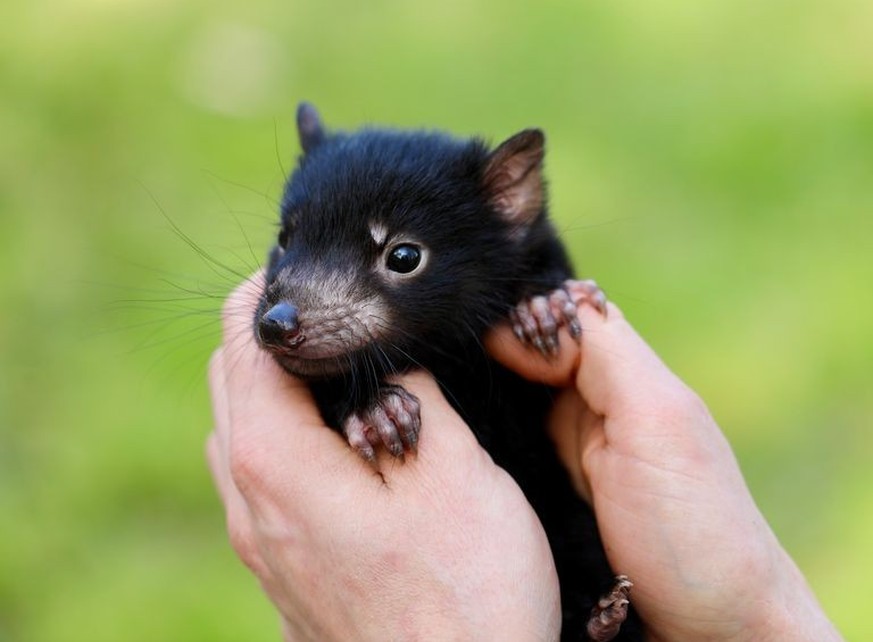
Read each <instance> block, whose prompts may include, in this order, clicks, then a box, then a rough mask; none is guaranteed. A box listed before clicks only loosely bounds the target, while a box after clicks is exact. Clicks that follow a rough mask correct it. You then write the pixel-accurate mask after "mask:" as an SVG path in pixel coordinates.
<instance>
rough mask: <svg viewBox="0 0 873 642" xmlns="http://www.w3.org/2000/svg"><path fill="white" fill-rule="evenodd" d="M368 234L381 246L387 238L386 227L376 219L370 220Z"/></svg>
mask: <svg viewBox="0 0 873 642" xmlns="http://www.w3.org/2000/svg"><path fill="white" fill-rule="evenodd" d="M370 236H372V237H373V240H374V241H375V242H376V245H378V246H379V247H382V246H383V245H384V244H385V241H386V240H387V239H388V228H387V227H385V226H384V225H382V224H381V223H378V222H376V221H370Z"/></svg>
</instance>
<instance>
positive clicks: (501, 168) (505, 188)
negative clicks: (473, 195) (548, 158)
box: [483, 129, 546, 227]
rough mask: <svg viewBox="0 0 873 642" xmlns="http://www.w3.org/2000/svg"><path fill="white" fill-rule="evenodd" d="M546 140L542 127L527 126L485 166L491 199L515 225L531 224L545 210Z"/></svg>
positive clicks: (499, 148) (494, 152)
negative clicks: (529, 127) (530, 127)
mask: <svg viewBox="0 0 873 642" xmlns="http://www.w3.org/2000/svg"><path fill="white" fill-rule="evenodd" d="M545 142H546V137H545V135H544V134H543V132H542V131H541V130H539V129H525V130H524V131H521V132H519V133H517V134H516V135H515V136H513V137H511V138H509V139H508V140H505V141H504V142H503V143H501V144H500V146H499V147H498V148H497V149H495V150H494V151H493V152H492V153H491V156H490V158H489V159H488V164H487V165H486V166H485V173H484V177H483V180H484V186H485V190H486V192H487V194H488V195H489V201H490V202H491V204H492V205H493V206H494V208H495V209H496V210H497V211H498V212H499V213H500V214H501V215H503V217H504V219H505V220H506V221H507V222H508V223H510V224H512V225H517V226H520V227H524V226H526V225H529V224H530V223H532V222H533V221H534V219H536V217H537V216H538V215H539V213H540V212H541V211H542V209H543V178H542V164H543V153H544V146H545Z"/></svg>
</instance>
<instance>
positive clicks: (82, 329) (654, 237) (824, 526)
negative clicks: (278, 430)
mask: <svg viewBox="0 0 873 642" xmlns="http://www.w3.org/2000/svg"><path fill="white" fill-rule="evenodd" d="M871 29H873V5H871V4H870V3H869V2H864V1H862V0H831V1H830V2H825V1H824V0H800V1H794V2H785V1H779V0H776V1H774V2H768V3H760V2H753V1H751V0H737V1H734V2H722V3H692V2H680V1H678V0H656V1H654V2H648V3H637V2H628V1H627V0H618V1H615V0H612V1H610V2H605V1H601V0H595V1H592V2H575V1H569V0H567V1H557V0H547V1H545V2H540V3H532V2H521V1H519V0H509V1H507V0H502V1H500V2H498V1H496V0H491V1H485V0H478V1H474V2H461V1H460V0H448V1H446V2H441V3H402V2H388V1H387V0H382V1H377V2H369V3H357V2H351V1H345V2H314V1H309V0H307V1H306V2H299V1H292V2H274V1H268V0H255V1H253V2H250V3H245V4H242V3H229V2H205V1H204V0H195V1H194V2H187V3H173V2H169V1H168V0H154V1H152V0H150V1H148V2H146V1H145V0H117V1H112V0H53V1H49V0H34V1H30V2H24V1H23V0H19V1H18V2H14V1H13V2H5V3H4V4H3V6H2V8H0V140H2V146H3V152H4V153H3V154H2V155H0V515H2V526H0V640H10V641H11V640H22V641H24V640H27V641H45V642H57V641H59V640H89V641H91V642H99V641H101V640H107V641H109V640H112V641H114V640H128V641H132V642H135V641H137V640H143V641H145V640H149V641H152V640H194V641H196V640H240V639H247V640H255V639H261V640H267V639H277V638H278V633H277V625H276V618H275V616H274V614H273V613H272V610H271V609H270V607H269V606H268V605H267V603H266V600H265V599H264V598H263V597H262V596H261V595H260V594H259V591H258V589H257V584H256V582H255V581H254V580H253V579H252V578H250V577H249V575H248V573H247V572H246V571H245V570H244V569H243V568H242V566H241V565H240V564H239V563H238V562H237V561H236V560H235V558H234V556H233V554H232V552H231V551H230V548H229V546H228V545H227V544H226V538H225V534H224V525H223V515H222V511H221V508H220V506H219V503H218V501H217V500H216V499H215V496H214V493H213V490H212V488H211V485H210V482H209V479H208V474H207V472H206V467H205V464H204V459H203V455H202V449H203V448H202V447H203V440H204V437H205V434H206V432H207V431H208V429H209V427H210V423H211V419H210V415H209V406H208V398H207V394H206V390H205V385H204V378H205V377H204V375H205V364H206V361H207V358H208V355H209V353H210V350H211V349H212V347H213V346H215V345H216V342H217V340H218V325H217V316H216V313H217V310H218V309H219V307H220V302H221V297H222V296H223V294H224V293H226V292H227V290H228V289H229V288H230V287H231V286H232V285H233V283H235V282H237V281H239V276H238V274H240V275H241V274H245V273H248V272H250V271H251V270H253V269H254V268H255V266H256V265H257V263H258V261H259V260H260V257H262V256H263V255H264V253H265V248H266V247H267V244H268V243H269V241H270V239H271V238H272V236H273V235H274V233H275V224H274V220H275V202H276V199H277V197H278V195H279V190H280V187H281V183H282V175H283V173H284V170H287V169H288V168H289V167H290V166H291V165H292V164H293V162H294V158H295V156H296V154H297V145H296V141H295V137H294V131H293V122H292V113H293V108H294V105H295V104H296V102H297V101H298V100H299V99H301V98H306V99H309V100H312V101H314V102H315V103H316V104H317V105H319V106H320V108H321V110H322V113H323V115H324V117H325V119H326V120H327V121H328V123H330V124H332V125H335V126H339V127H354V126H356V125H357V124H360V123H363V122H380V123H388V124H393V125H398V126H427V127H438V128H442V129H448V130H452V131H455V132H458V133H461V134H472V133H481V134H483V135H486V136H488V137H490V138H491V140H499V139H501V138H503V137H505V136H508V135H509V134H511V133H513V132H514V131H515V130H518V129H521V128H522V127H526V126H530V125H538V126H541V127H543V128H544V129H545V130H546V132H547V134H548V136H549V153H548V158H547V161H548V162H547V171H548V175H549V178H550V185H551V194H552V203H553V212H554V215H555V217H556V219H557V220H558V222H559V226H560V228H561V229H562V232H563V234H564V237H565V239H566V240H567V242H568V243H569V244H570V246H571V247H572V250H573V254H574V257H575V258H576V261H577V264H578V266H579V267H580V272H582V273H584V274H585V275H586V276H594V277H596V278H597V279H598V280H599V281H600V282H601V283H602V284H603V285H604V286H605V288H606V290H607V291H608V292H609V293H610V294H611V296H612V298H613V299H614V300H615V301H617V302H618V303H619V304H621V305H622V306H623V308H624V310H625V312H626V313H627V314H628V316H629V317H630V318H631V319H632V320H633V321H634V322H635V324H636V325H637V326H638V328H639V329H640V330H641V331H642V332H643V333H644V335H645V336H646V337H647V338H648V339H649V340H650V341H651V342H652V344H653V345H654V346H655V347H656V349H657V350H659V351H660V353H661V354H662V355H663V356H664V357H665V359H666V360H667V361H668V362H669V363H670V364H671V365H672V366H673V367H674V368H675V369H676V370H677V371H678V372H679V373H680V374H681V375H682V376H683V377H684V378H685V379H687V380H688V381H689V382H690V383H691V384H692V385H693V386H694V387H695V388H696V389H697V390H698V391H700V393H701V394H702V395H703V396H704V397H705V399H706V400H707V401H708V403H709V404H710V406H711V408H712V410H713V412H714V414H715V415H716V417H717V418H718V419H719V421H720V422H721V424H722V426H723V427H724V430H725V431H726V432H727V433H728V435H729V437H730V438H731V440H732V442H733V443H734V445H735V447H736V449H737V454H738V457H739V459H740V461H741V464H742V466H743V468H744V470H745V471H746V473H747V476H748V480H749V484H750V486H751V487H752V490H753V492H754V493H755V496H756V497H757V499H758V501H759V503H760V505H761V507H762V508H763V510H764V512H765V513H766V515H767V516H768V517H769V519H770V520H771V523H772V524H773V526H774V529H775V530H776V531H777V533H778V535H779V536H780V538H781V539H782V541H783V542H784V543H785V545H786V546H787V547H788V549H789V550H790V551H791V552H792V554H793V555H794V556H795V557H796V559H797V560H798V562H799V564H800V566H801V567H802V568H803V569H804V571H805V572H806V574H807V575H808V577H809V579H810V581H811V583H812V585H813V587H814V588H815V590H816V592H817V593H818V595H819V596H820V597H821V599H822V601H823V603H824V604H825V606H826V608H827V609H828V611H829V612H830V614H831V615H832V617H833V618H834V619H835V620H836V622H837V623H838V625H839V626H840V627H841V629H842V630H843V631H844V633H845V634H846V636H847V637H849V638H851V639H858V640H861V639H867V638H869V637H871V636H873V628H871V625H870V619H869V617H868V616H866V614H865V609H866V607H867V601H868V599H869V596H870V595H871V594H873V580H871V577H873V559H871V557H873V552H871V546H870V542H871V541H873V513H871V509H870V507H871V506H873V466H871V456H873V433H871V423H873V395H871V394H870V391H871V383H873V378H871V375H870V370H871V364H873V332H871V327H873V323H871V321H873V296H871V286H870V283H871V282H873V258H871V257H873V217H871V214H873V189H871V186H873V180H871V179H873V74H871V66H870V61H871V60H873V39H871V38H870V33H871V32H873V31H871ZM168 219H169V220H168ZM170 221H172V222H173V223H172V224H171V223H170ZM173 224H175V225H178V226H179V228H181V230H183V231H184V234H186V235H188V236H189V237H190V238H191V239H193V240H194V241H196V243H197V244H199V246H201V247H202V248H203V249H204V250H205V251H206V252H207V253H208V254H209V255H210V256H212V257H214V258H215V259H216V260H217V261H218V262H219V263H220V265H218V264H215V263H210V262H209V261H205V260H203V259H202V258H201V257H200V256H198V253H197V252H195V251H194V250H193V249H192V248H191V247H190V246H189V245H188V244H186V243H185V242H184V241H183V240H182V239H181V238H180V237H179V236H178V235H177V234H176V233H174V232H173V230H172V225H173ZM289 465H291V464H289Z"/></svg>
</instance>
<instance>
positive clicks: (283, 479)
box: [216, 274, 373, 518]
mask: <svg viewBox="0 0 873 642" xmlns="http://www.w3.org/2000/svg"><path fill="white" fill-rule="evenodd" d="M262 290H263V275H262V274H258V275H256V276H255V277H253V278H252V279H250V280H249V281H246V282H245V283H243V284H242V285H241V286H240V287H238V288H237V289H236V290H235V291H234V292H233V293H232V294H231V295H230V296H229V297H228V299H227V301H226V303H225V305H224V309H223V326H224V344H223V346H222V350H221V358H220V359H219V360H217V364H216V368H217V369H219V370H220V371H221V372H222V373H223V378H224V387H223V388H221V383H220V378H219V382H218V384H217V386H216V388H217V389H222V390H223V392H224V396H225V397H226V398H227V415H228V417H229V419H228V422H227V430H226V431H225V430H224V428H223V427H222V426H218V425H217V426H216V429H217V431H218V433H219V436H220V438H219V443H223V440H224V435H225V433H226V434H227V439H226V442H227V444H226V448H225V450H226V452H227V456H228V467H229V470H230V474H231V479H232V481H233V483H234V484H235V486H236V487H237V489H238V490H239V492H240V493H241V494H242V495H243V497H244V498H245V500H246V502H247V503H248V504H249V506H250V507H251V510H252V511H253V512H254V514H255V515H256V516H257V517H258V518H264V517H265V515H266V513H267V512H268V511H279V510H282V507H283V506H284V507H285V508H288V506H287V505H286V504H283V503H282V502H283V501H284V500H286V499H288V498H289V497H291V496H293V497H296V498H297V499H299V500H301V501H303V503H306V501H308V499H306V500H302V499H301V498H302V496H303V495H304V494H306V493H309V494H311V495H312V496H313V497H315V496H316V495H317V494H318V492H319V490H320V489H323V488H324V486H325V485H328V486H329V485H345V486H348V485H349V484H351V483H354V482H356V481H357V480H358V479H357V478H358V477H360V476H361V475H363V474H366V475H369V476H372V474H373V473H372V469H370V468H368V467H367V466H366V465H365V464H364V462H363V461H361V460H360V458H359V457H357V455H355V454H354V453H353V452H352V450H351V449H350V448H349V447H348V444H347V443H346V441H345V439H343V438H342V437H341V436H340V435H339V434H338V433H337V432H335V431H333V430H331V429H330V428H328V427H327V426H326V425H325V423H324V420H323V419H322V417H321V413H320V412H319V410H318V407H317V406H316V404H315V401H314V399H313V397H312V394H311V392H310V390H309V387H308V386H307V385H306V384H305V383H304V382H303V381H301V380H300V379H297V378H296V377H293V376H292V375H290V374H289V373H288V372H286V371H285V370H283V369H282V368H281V367H280V366H279V365H278V363H277V362H276V361H275V359H273V358H272V356H270V355H269V354H267V353H266V352H265V351H264V350H262V349H261V348H260V347H259V346H258V344H257V341H256V340H255V336H254V330H253V319H254V317H255V312H256V310H257V307H258V302H259V300H260V296H261V292H262ZM216 405H217V406H218V408H219V410H220V408H221V406H220V402H216Z"/></svg>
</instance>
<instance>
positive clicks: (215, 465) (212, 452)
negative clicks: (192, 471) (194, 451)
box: [206, 431, 231, 505]
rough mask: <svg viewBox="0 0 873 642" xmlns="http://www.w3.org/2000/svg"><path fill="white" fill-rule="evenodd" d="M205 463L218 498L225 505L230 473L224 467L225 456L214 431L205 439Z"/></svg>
mask: <svg viewBox="0 0 873 642" xmlns="http://www.w3.org/2000/svg"><path fill="white" fill-rule="evenodd" d="M206 463H207V464H208V465H209V472H210V473H211V474H212V482H213V483H214V484H215V489H216V490H217V491H218V497H219V499H221V501H222V503H223V504H225V505H227V500H228V493H229V490H230V484H231V481H230V473H229V471H228V469H227V466H226V459H225V456H224V455H223V454H222V452H221V448H220V446H219V445H218V437H217V435H216V433H215V431H213V432H211V433H209V436H208V437H207V438H206Z"/></svg>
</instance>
